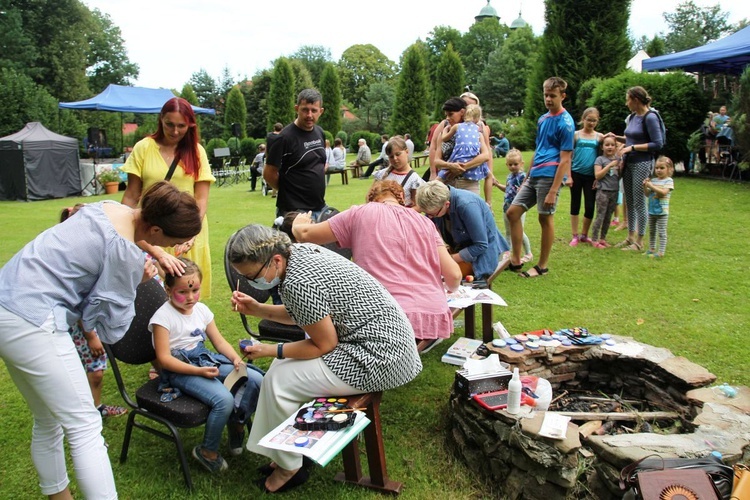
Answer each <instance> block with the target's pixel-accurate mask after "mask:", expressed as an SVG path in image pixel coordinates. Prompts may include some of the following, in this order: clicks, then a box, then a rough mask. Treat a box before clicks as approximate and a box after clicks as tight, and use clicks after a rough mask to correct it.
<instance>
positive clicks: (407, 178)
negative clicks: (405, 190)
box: [401, 170, 415, 187]
mask: <svg viewBox="0 0 750 500" xmlns="http://www.w3.org/2000/svg"><path fill="white" fill-rule="evenodd" d="M414 173H415V172H414V170H409V173H408V174H406V177H404V180H403V181H401V187H404V186H406V181H408V180H409V177H411V174H414Z"/></svg>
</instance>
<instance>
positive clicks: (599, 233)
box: [591, 136, 622, 248]
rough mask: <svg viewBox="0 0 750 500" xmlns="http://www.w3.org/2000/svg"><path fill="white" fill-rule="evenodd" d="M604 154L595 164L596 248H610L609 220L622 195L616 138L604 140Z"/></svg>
mask: <svg viewBox="0 0 750 500" xmlns="http://www.w3.org/2000/svg"><path fill="white" fill-rule="evenodd" d="M603 147H604V154H603V155H602V156H600V157H598V158H597V159H596V163H594V176H595V177H596V220H595V221H594V226H593V228H592V229H591V245H592V246H593V247H594V248H608V247H609V246H610V245H609V243H607V232H608V231H609V227H610V224H609V220H610V218H611V217H612V214H613V213H614V211H615V209H616V208H617V197H618V195H619V193H620V168H622V158H621V157H619V156H617V149H618V147H617V140H616V139H615V138H614V137H611V136H607V137H605V138H604V146H603Z"/></svg>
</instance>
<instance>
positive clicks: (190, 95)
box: [180, 83, 198, 106]
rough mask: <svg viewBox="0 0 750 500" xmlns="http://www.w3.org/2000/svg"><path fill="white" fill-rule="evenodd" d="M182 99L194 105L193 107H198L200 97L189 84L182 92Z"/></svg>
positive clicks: (183, 87) (184, 86)
mask: <svg viewBox="0 0 750 500" xmlns="http://www.w3.org/2000/svg"><path fill="white" fill-rule="evenodd" d="M180 97H182V98H183V99H185V100H186V101H187V102H189V103H190V104H192V105H193V106H198V96H197V95H195V90H193V87H192V85H190V84H189V83H186V84H185V85H183V86H182V92H180Z"/></svg>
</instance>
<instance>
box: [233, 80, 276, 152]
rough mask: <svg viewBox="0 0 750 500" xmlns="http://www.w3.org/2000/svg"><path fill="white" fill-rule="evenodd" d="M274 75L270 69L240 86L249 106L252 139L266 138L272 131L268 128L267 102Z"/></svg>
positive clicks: (248, 130) (249, 124) (248, 126)
mask: <svg viewBox="0 0 750 500" xmlns="http://www.w3.org/2000/svg"><path fill="white" fill-rule="evenodd" d="M272 74H273V72H272V71H271V70H270V69H264V70H262V71H259V72H258V73H256V74H255V75H254V76H253V78H252V80H251V81H250V82H249V83H247V82H246V83H242V84H240V90H241V91H242V95H244V96H245V104H246V105H247V134H248V135H249V136H250V137H255V138H261V137H265V136H266V134H267V133H268V132H270V131H271V129H269V128H268V105H267V101H268V94H269V93H270V91H271V75H272Z"/></svg>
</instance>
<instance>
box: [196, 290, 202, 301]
mask: <svg viewBox="0 0 750 500" xmlns="http://www.w3.org/2000/svg"><path fill="white" fill-rule="evenodd" d="M200 300H201V293H200V292H195V301H196V302H199V301H200Z"/></svg>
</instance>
